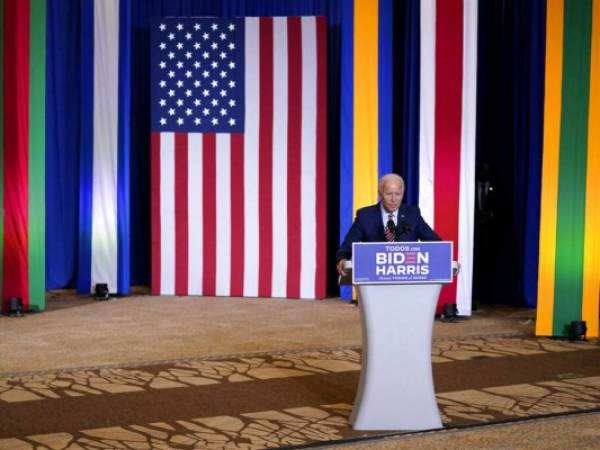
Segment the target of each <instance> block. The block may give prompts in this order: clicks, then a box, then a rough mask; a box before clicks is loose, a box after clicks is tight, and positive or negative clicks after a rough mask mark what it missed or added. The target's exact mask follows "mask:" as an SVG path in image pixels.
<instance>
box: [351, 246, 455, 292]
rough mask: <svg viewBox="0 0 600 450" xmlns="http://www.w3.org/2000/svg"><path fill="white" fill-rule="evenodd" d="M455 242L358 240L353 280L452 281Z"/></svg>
mask: <svg viewBox="0 0 600 450" xmlns="http://www.w3.org/2000/svg"><path fill="white" fill-rule="evenodd" d="M450 282H452V242H449V241H439V242H355V243H354V244H352V283H353V284H379V283H381V284H386V283H387V284H393V283H450Z"/></svg>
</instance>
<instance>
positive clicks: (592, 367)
mask: <svg viewBox="0 0 600 450" xmlns="http://www.w3.org/2000/svg"><path fill="white" fill-rule="evenodd" d="M432 359H433V372H434V380H435V387H436V393H437V400H438V407H439V409H440V413H441V416H442V420H443V423H444V427H445V428H447V429H454V428H460V427H466V426H473V425H478V424H490V423H501V422H506V421H512V420H521V419H526V418H535V417H544V416H552V415H556V414H565V413H573V412H581V411H594V410H598V408H600V363H599V361H600V348H599V347H598V345H596V344H595V343H585V342H584V343H570V342H566V341H557V340H550V339H544V338H533V337H523V336H488V337H474V336H471V337H461V338H454V339H453V338H438V339H436V340H434V346H433V353H432ZM360 362H361V353H360V348H359V347H358V346H354V345H353V346H340V347H326V348H317V349H311V350H288V351H282V352H274V351H269V352H254V353H244V354H238V355H223V356H219V355H211V356H210V357H201V358H184V359H177V360H163V361H153V362H147V363H118V364H112V365H100V366H92V367H82V368H76V369H52V370H34V371H28V372H4V373H2V374H0V450H21V449H52V450H63V449H64V450H75V449H140V450H141V449H262V448H285V447H295V446H300V447H305V446H312V445H318V444H324V443H330V444H332V443H336V442H337V443H343V442H352V441H353V440H358V442H363V441H361V440H365V439H367V440H368V439H373V438H374V437H379V438H384V437H386V436H391V435H397V434H398V433H397V432H395V433H394V432H386V431H382V432H358V431H354V430H353V429H352V428H351V427H350V426H349V423H348V418H349V415H350V412H351V410H352V404H353V401H354V395H355V393H356V389H357V385H358V378H359V373H360ZM364 443H365V445H367V444H366V443H367V441H364Z"/></svg>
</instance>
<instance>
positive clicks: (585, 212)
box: [536, 0, 600, 337]
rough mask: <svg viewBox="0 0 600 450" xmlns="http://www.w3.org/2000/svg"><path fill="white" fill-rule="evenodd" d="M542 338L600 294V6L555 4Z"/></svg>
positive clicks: (589, 316)
mask: <svg viewBox="0 0 600 450" xmlns="http://www.w3.org/2000/svg"><path fill="white" fill-rule="evenodd" d="M546 27H547V28H546V29H547V32H546V79H545V82H546V85H545V94H546V95H545V105H544V153H543V167H542V197H541V217H540V250H539V277H538V307H537V321H536V334H537V335H541V336H565V335H567V334H568V326H569V324H570V322H571V321H575V320H585V321H586V322H587V327H588V336H589V337H597V336H598V331H599V329H598V313H599V294H600V209H599V208H598V203H599V202H600V181H598V174H600V129H599V128H598V124H599V123H600V1H599V0H576V1H575V0H548V4H547V23H546Z"/></svg>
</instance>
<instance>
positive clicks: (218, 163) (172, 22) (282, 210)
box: [151, 17, 327, 298]
mask: <svg viewBox="0 0 600 450" xmlns="http://www.w3.org/2000/svg"><path fill="white" fill-rule="evenodd" d="M151 52H152V57H151V67H152V68H151V71H152V77H151V91H152V97H151V109H152V138H151V141H152V292H153V293H156V294H176V295H219V296H230V295H233V296H245V297H256V296H259V297H288V298H323V297H324V296H325V270H326V264H325V263H326V252H325V232H326V210H325V199H326V192H325V183H326V177H325V175H326V173H325V170H326V152H327V149H326V128H327V120H326V119H327V115H326V104H327V102H326V95H327V93H326V77H327V67H326V66H327V64H326V61H327V59H326V22H325V18H324V17H275V18H273V17H260V18H258V17H253V18H245V19H234V18H231V19H216V18H165V19H161V20H158V21H156V22H155V23H154V25H153V29H152V38H151Z"/></svg>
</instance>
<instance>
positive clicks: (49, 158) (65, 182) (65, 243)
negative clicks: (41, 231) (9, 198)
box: [46, 0, 80, 289]
mask: <svg viewBox="0 0 600 450" xmlns="http://www.w3.org/2000/svg"><path fill="white" fill-rule="evenodd" d="M47 11H48V18H47V28H46V32H47V51H46V57H47V64H46V83H47V86H46V174H47V175H46V287H47V288H48V289H54V288H61V287H65V286H71V285H73V283H74V281H75V275H76V271H77V254H78V245H77V244H78V232H79V231H78V230H79V128H80V113H79V67H80V65H79V57H80V45H79V35H80V33H79V31H80V27H79V20H78V19H79V14H80V2H79V1H73V0H53V1H51V2H49V3H48V8H47Z"/></svg>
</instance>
